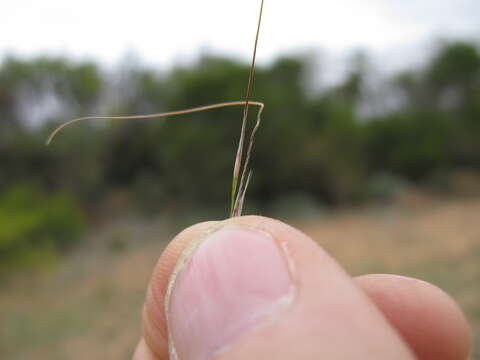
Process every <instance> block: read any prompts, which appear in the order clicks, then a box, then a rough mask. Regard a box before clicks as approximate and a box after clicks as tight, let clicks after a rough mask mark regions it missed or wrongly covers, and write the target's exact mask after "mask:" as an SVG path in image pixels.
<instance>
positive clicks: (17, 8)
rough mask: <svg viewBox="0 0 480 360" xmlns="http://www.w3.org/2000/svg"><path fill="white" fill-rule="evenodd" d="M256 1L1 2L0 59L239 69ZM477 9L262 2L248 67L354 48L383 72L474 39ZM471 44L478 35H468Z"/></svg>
mask: <svg viewBox="0 0 480 360" xmlns="http://www.w3.org/2000/svg"><path fill="white" fill-rule="evenodd" d="M258 7H259V1H258V0H241V1H233V0H204V1H198V0H170V1H165V0H157V1H154V0H135V1H120V0H116V1H112V0H82V1H68V0H41V1H40V0H1V1H0V34H2V35H1V36H0V57H1V56H4V55H6V54H14V55H20V56H32V55H38V54H54V55H68V56H72V57H77V58H82V59H84V58H87V59H95V60H100V61H101V62H102V63H103V64H105V65H106V66H110V65H113V64H116V63H118V62H120V61H121V60H122V59H124V58H126V56H127V54H130V55H131V54H135V56H136V57H138V58H139V59H142V61H144V62H146V63H148V64H153V65H154V66H158V67H160V68H161V67H163V68H164V67H169V66H172V65H173V64H177V63H179V62H180V63H181V62H188V61H192V60H194V59H195V58H197V57H198V56H199V54H204V53H206V52H211V53H218V54H225V55H231V56H236V57H240V58H242V59H244V60H248V59H249V58H250V56H251V52H252V45H253V37H254V33H255V27H256V21H257V14H258ZM479 19H480V1H479V0H335V1H322V0H297V1H286V0H265V10H264V21H263V24H262V32H261V36H260V42H259V50H258V59H259V62H260V63H267V62H270V61H272V60H273V59H275V58H276V57H278V56H280V55H282V54H290V53H296V52H306V51H308V52H318V53H322V54H328V55H329V56H330V60H331V62H332V63H334V62H335V61H336V59H337V57H341V56H344V55H345V54H347V53H349V52H351V51H353V50H359V49H362V50H364V51H366V52H367V53H371V54H373V55H374V56H376V57H377V58H378V59H380V62H383V63H384V65H385V66H386V67H392V68H395V67H401V66H402V64H408V63H410V62H413V61H415V60H421V58H422V57H423V56H425V54H427V53H428V52H429V49H428V46H427V44H429V43H431V41H430V40H432V39H439V38H447V39H449V38H473V37H475V36H477V35H478V34H480V21H478V20H479ZM477 39H478V36H477Z"/></svg>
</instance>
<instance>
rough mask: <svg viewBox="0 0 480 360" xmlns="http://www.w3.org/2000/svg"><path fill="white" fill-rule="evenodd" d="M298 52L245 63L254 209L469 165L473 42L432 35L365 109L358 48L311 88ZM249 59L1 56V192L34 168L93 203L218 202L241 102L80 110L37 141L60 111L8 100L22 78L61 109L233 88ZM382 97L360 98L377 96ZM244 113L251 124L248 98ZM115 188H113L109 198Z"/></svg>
mask: <svg viewBox="0 0 480 360" xmlns="http://www.w3.org/2000/svg"><path fill="white" fill-rule="evenodd" d="M309 64H310V63H309V59H308V58H301V57H283V58H280V59H278V60H277V61H275V62H274V63H272V64H271V65H268V66H263V67H259V68H258V69H257V71H256V78H255V87H254V92H253V96H252V99H255V100H259V101H262V102H264V103H265V104H266V109H265V112H264V116H263V122H262V126H261V128H260V130H259V133H258V141H257V142H256V144H255V148H254V156H253V158H252V169H253V171H254V177H253V180H252V182H251V185H250V188H249V192H248V198H249V199H250V200H249V201H252V202H253V203H255V204H257V206H258V208H264V209H265V208H269V206H270V205H271V204H274V203H275V202H276V201H277V200H278V201H280V200H281V199H285V198H287V199H288V198H289V195H291V194H303V195H304V196H305V197H309V196H310V197H312V201H313V202H314V203H322V204H327V205H341V204H345V203H351V202H357V201H363V200H369V199H371V198H373V199H378V198H387V197H389V195H388V194H386V193H391V192H392V191H393V190H392V191H391V189H390V188H396V185H395V184H394V182H392V181H390V180H391V179H390V180H389V178H385V177H381V176H380V177H379V176H378V174H389V176H391V178H392V179H404V180H405V181H406V182H409V183H410V182H413V183H417V184H428V183H431V182H432V181H431V180H432V178H435V177H437V176H438V174H445V176H447V175H448V173H449V172H452V171H461V170H463V169H465V170H468V171H478V170H479V169H480V121H479V120H478V119H479V118H480V101H479V100H478V99H480V54H479V51H478V49H477V48H476V46H475V45H474V44H470V43H465V42H458V43H447V44H444V45H443V46H442V47H440V48H439V49H438V51H437V52H436V53H435V54H434V55H433V56H432V59H431V61H430V62H429V63H428V64H426V65H425V66H424V67H423V68H419V69H412V70H410V71H408V72H405V73H402V74H399V75H397V76H395V77H394V78H393V79H384V80H383V84H381V85H380V87H381V88H382V89H383V88H385V89H386V90H387V91H388V92H390V93H391V94H395V95H396V96H397V99H396V103H397V106H396V107H395V108H391V109H390V110H388V111H376V112H374V114H375V115H365V114H360V112H359V111H358V109H359V108H360V107H361V106H362V104H363V102H364V101H365V99H366V98H367V97H368V96H369V93H368V92H366V91H365V89H366V88H367V84H368V80H369V77H370V73H369V70H368V69H369V67H368V66H367V65H368V59H367V58H366V57H365V56H357V57H356V58H354V61H353V62H352V64H351V66H350V69H349V71H347V72H346V74H347V75H346V76H345V78H344V79H343V80H342V81H341V82H340V83H338V84H337V85H336V86H335V87H333V88H330V89H328V90H323V91H318V92H315V91H312V90H311V89H309V87H308V79H310V78H312V77H313V76H312V72H311V68H310V66H309ZM248 72H249V65H248V64H246V63H242V62H239V61H234V60H231V59H227V58H221V57H215V56H204V57H203V58H201V59H200V60H199V61H198V62H196V63H193V64H190V65H188V66H179V67H177V68H174V69H173V70H171V71H169V72H165V73H158V72H156V71H155V70H153V69H151V68H142V67H135V66H134V67H127V69H126V70H125V69H124V70H123V72H122V73H117V74H114V75H113V77H114V78H115V79H110V78H109V77H108V76H107V75H106V74H103V73H101V72H100V70H99V68H98V66H97V65H95V64H93V63H85V62H78V63H76V62H72V61H69V60H67V59H62V58H45V57H43V58H38V59H30V60H21V59H15V58H9V59H6V60H5V61H4V63H3V65H2V66H1V67H0V166H1V169H2V171H0V191H3V192H5V191H10V190H9V189H10V188H11V187H12V186H13V185H15V184H16V183H18V182H30V181H35V182H36V183H38V184H39V186H40V188H41V189H46V190H48V189H52V188H55V189H60V190H62V191H66V192H70V193H73V192H75V195H76V198H77V199H79V200H80V202H81V203H82V204H83V205H84V206H87V205H88V207H89V208H90V209H93V210H94V211H97V212H99V213H106V212H109V213H118V211H125V209H128V210H135V209H141V210H144V211H145V210H146V211H148V212H158V211H162V210H163V211H167V212H169V213H172V212H173V213H176V214H183V213H185V209H192V208H195V207H196V206H198V205H199V204H200V205H201V206H202V208H207V207H208V208H212V209H213V208H217V209H218V208H222V209H225V214H227V207H228V200H229V191H230V181H231V174H232V167H233V162H234V157H235V151H236V145H237V143H238V136H239V131H240V126H241V123H240V121H241V114H242V109H241V107H239V108H238V109H218V110H212V111H209V112H204V113H196V114H189V115H185V116H182V117H181V118H180V117H175V118H170V119H168V118H167V119H160V120H155V119H152V120H135V121H116V122H103V123H101V122H90V123H83V124H81V125H78V126H72V127H69V128H68V129H66V130H65V131H64V132H63V133H62V135H61V136H60V137H59V138H57V139H55V142H54V143H53V144H52V145H51V146H50V147H49V148H46V147H44V145H43V142H44V141H45V139H46V137H47V133H48V131H49V130H51V129H52V128H53V127H54V126H55V125H56V124H58V122H59V120H60V119H58V118H56V117H55V116H51V117H49V118H48V119H47V120H48V122H46V123H44V124H43V125H42V126H39V127H29V126H25V124H27V123H28V121H26V119H24V118H21V117H20V115H19V114H20V113H21V114H26V113H28V112H27V111H26V110H25V109H23V111H20V112H18V111H17V110H18V108H19V106H20V109H22V104H23V101H24V100H25V99H24V98H23V95H24V94H25V89H28V90H29V91H28V92H27V93H30V94H31V93H33V94H36V95H35V96H36V97H39V98H41V97H42V94H45V92H49V91H50V92H51V93H52V94H54V95H55V96H56V98H57V99H58V100H59V101H60V102H61V104H63V105H62V106H63V108H64V109H67V110H66V112H65V118H63V117H62V119H61V120H63V121H66V120H69V119H70V118H71V117H76V116H81V115H91V114H95V113H97V114H98V113H101V114H110V115H121V114H123V115H126V114H142V113H152V112H161V111H167V110H179V109H183V108H189V107H194V106H198V105H205V104H211V103H216V102H222V101H235V100H242V97H243V96H244V93H245V86H246V80H247V78H248ZM116 79H120V80H119V81H120V83H119V82H118V81H117V80H116ZM112 80H114V81H112ZM112 84H113V85H112ZM115 84H116V85H115ZM104 90H105V91H104ZM108 94H110V95H108ZM112 94H113V98H114V100H112ZM35 96H34V97H35ZM383 96H384V94H380V95H379V96H378V98H374V99H371V100H372V101H371V102H372V103H382V102H383V100H384V99H383ZM23 106H24V107H25V106H26V105H25V104H24V105H23ZM99 109H100V110H99ZM252 110H253V109H252ZM250 115H251V118H250V121H251V122H250V123H249V126H252V123H253V122H254V119H253V118H254V111H251V112H250ZM56 116H58V114H57V115H56ZM387 188H388V189H387ZM372 189H373V190H372ZM389 189H390V190H389ZM118 194H124V195H122V196H121V198H122V199H123V200H121V201H120V202H118V201H117V200H118V198H119V197H118V196H117V195H118ZM98 199H109V200H108V201H98ZM113 199H117V200H115V201H113ZM279 199H280V200H279ZM111 200H112V201H111ZM116 201H117V202H116ZM120 203H121V204H120ZM102 210H103V211H102ZM55 246H56V245H55ZM55 246H54V247H55Z"/></svg>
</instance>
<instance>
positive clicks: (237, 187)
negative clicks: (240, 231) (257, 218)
mask: <svg viewBox="0 0 480 360" xmlns="http://www.w3.org/2000/svg"><path fill="white" fill-rule="evenodd" d="M263 3H264V0H261V2H260V13H259V15H258V22H257V32H256V34H255V43H254V45H253V55H252V64H251V66H250V73H249V75H248V84H247V91H246V94H245V107H244V109H243V119H242V129H241V131H240V140H239V142H238V149H237V155H236V157H235V165H234V167H233V177H232V199H231V207H230V217H235V216H240V215H242V209H243V202H244V199H243V198H244V197H245V193H246V190H247V187H248V181H246V178H245V176H246V173H247V168H248V161H249V159H250V155H251V152H252V150H253V142H254V139H255V133H256V132H257V129H258V126H259V125H260V116H258V118H257V123H256V125H255V127H254V129H253V130H252V133H251V136H250V141H249V145H248V149H247V155H246V159H245V161H244V160H243V147H244V141H245V128H246V125H247V118H248V108H249V106H248V105H249V101H250V96H251V94H252V90H253V80H254V78H255V61H256V58H257V46H258V38H259V36H260V26H261V24H262V15H263ZM260 113H261V111H259V114H260ZM242 168H243V170H242ZM240 174H241V175H240ZM239 178H240V183H238V181H239ZM244 187H245V188H244Z"/></svg>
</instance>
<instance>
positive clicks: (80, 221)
mask: <svg viewBox="0 0 480 360" xmlns="http://www.w3.org/2000/svg"><path fill="white" fill-rule="evenodd" d="M84 229H85V219H84V217H83V215H82V213H81V211H80V210H79V209H78V208H77V207H76V205H75V204H74V202H73V200H72V198H71V197H70V196H68V195H66V194H58V195H52V196H47V195H46V194H44V193H43V192H42V191H40V190H39V189H38V188H36V187H35V186H31V185H17V186H15V187H12V188H11V189H9V190H8V191H6V192H4V193H3V194H0V271H3V270H6V269H9V268H13V267H20V266H24V265H35V266H36V265H42V264H44V263H48V262H50V261H52V260H54V259H55V257H56V255H57V254H58V253H59V252H63V251H65V250H67V249H68V248H70V247H71V246H72V245H73V244H74V243H75V242H76V241H77V240H78V238H79V236H80V235H81V234H82V232H83V231H84Z"/></svg>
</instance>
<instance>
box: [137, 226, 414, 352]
mask: <svg viewBox="0 0 480 360" xmlns="http://www.w3.org/2000/svg"><path fill="white" fill-rule="evenodd" d="M190 236H191V237H190ZM190 236H189V232H188V230H187V232H186V233H184V234H181V238H182V242H183V243H184V244H185V243H188V245H186V247H185V249H184V250H183V252H182V254H181V255H180V257H179V258H178V259H177V260H176V266H175V269H174V270H173V271H171V273H170V276H169V284H168V286H166V289H163V291H164V294H163V296H162V300H163V302H164V303H165V314H166V323H167V329H168V332H167V333H168V344H169V349H170V351H169V352H170V357H171V358H173V359H180V360H203V359H209V358H212V357H215V358H216V359H225V360H232V359H269V358H270V359H280V360H282V359H314V358H325V359H367V358H368V359H405V360H407V359H413V358H414V357H413V355H412V354H411V352H410V350H409V349H408V347H407V346H406V345H405V344H404V343H403V341H402V340H401V339H400V337H399V335H398V334H397V333H396V331H395V330H394V329H393V328H392V327H391V325H390V324H389V323H388V322H387V320H386V319H385V317H384V316H383V315H382V314H381V313H380V311H379V310H378V309H377V307H376V306H375V305H374V304H373V303H372V302H371V301H370V299H369V298H368V297H367V296H366V295H365V293H364V292H362V291H361V290H359V288H358V287H357V286H356V285H355V284H354V282H353V280H352V279H351V278H350V277H349V276H348V275H347V274H346V273H345V272H344V271H343V270H342V269H341V268H340V267H339V266H338V265H337V263H336V262H335V261H334V260H333V259H332V258H331V257H330V256H329V255H327V254H326V253H325V252H324V251H323V250H322V249H321V248H320V247H318V245H316V244H315V243H314V242H313V241H312V240H311V239H309V238H308V237H306V236H305V235H304V234H302V233H300V232H299V231H297V230H295V229H293V228H291V227H289V226H287V225H285V224H283V223H280V222H278V221H275V220H271V219H266V218H261V217H244V218H237V219H233V220H227V221H224V222H220V223H214V224H210V225H209V226H208V229H207V230H206V231H205V230H203V231H200V232H199V231H192V232H191V233H190ZM185 239H188V241H185ZM157 290H158V289H157ZM157 305H158V304H157ZM149 306H150V307H151V306H152V305H151V304H150V305H149V303H148V301H147V304H146V314H147V317H148V314H149V309H148V307H149ZM147 322H148V319H147ZM157 325H158V324H157ZM152 328H153V330H152ZM154 328H155V326H152V325H150V326H146V327H145V329H146V331H147V333H146V334H145V340H146V342H147V343H148V344H149V347H150V349H151V350H152V353H155V354H158V356H157V358H158V359H160V358H164V354H165V350H164V349H155V346H158V344H159V342H158V341H152V338H153V337H154V336H153V335H152V331H155V329H154ZM149 333H150V334H149ZM152 348H153V349H152Z"/></svg>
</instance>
